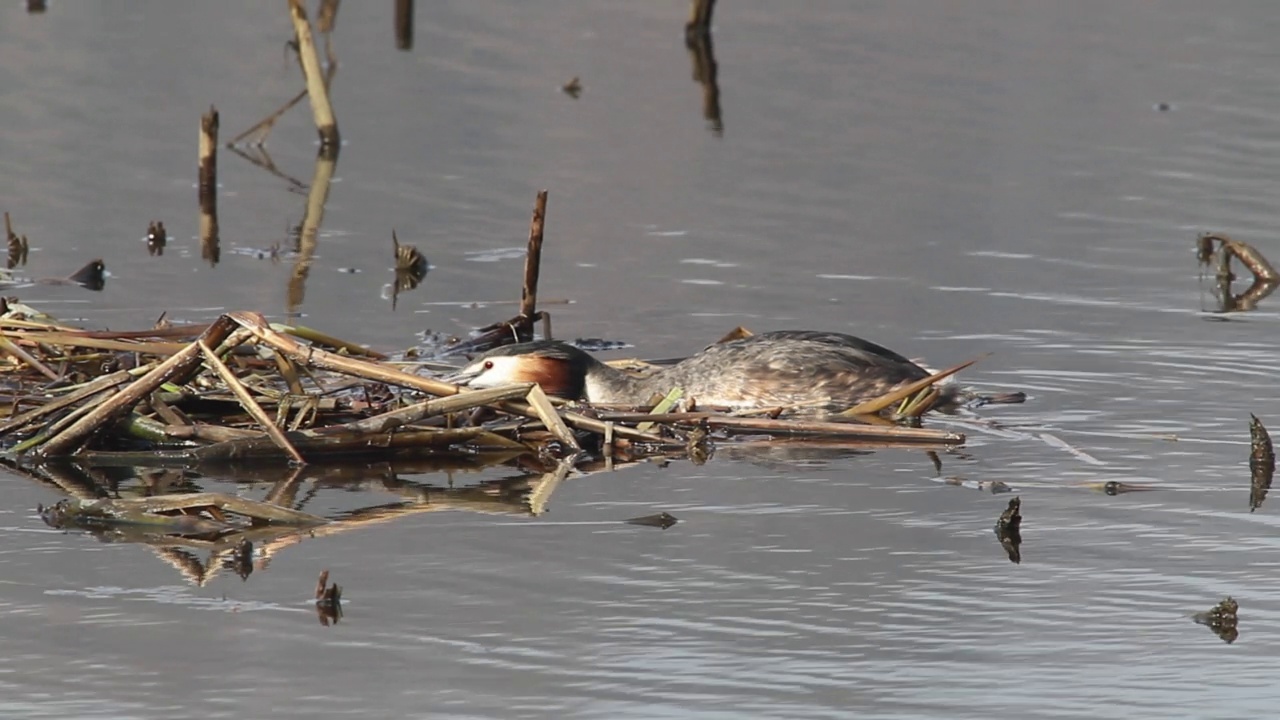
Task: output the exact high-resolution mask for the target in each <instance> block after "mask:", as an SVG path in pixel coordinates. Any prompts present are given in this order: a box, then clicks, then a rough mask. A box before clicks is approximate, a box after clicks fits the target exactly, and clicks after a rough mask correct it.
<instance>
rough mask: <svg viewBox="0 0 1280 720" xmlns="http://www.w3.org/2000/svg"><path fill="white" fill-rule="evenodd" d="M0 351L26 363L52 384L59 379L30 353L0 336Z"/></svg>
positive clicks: (59, 377)
mask: <svg viewBox="0 0 1280 720" xmlns="http://www.w3.org/2000/svg"><path fill="white" fill-rule="evenodd" d="M0 350H2V351H4V352H5V353H8V354H9V355H12V356H13V357H14V358H16V359H17V360H18V361H19V362H23V363H26V364H27V365H28V366H30V367H32V368H35V369H36V370H37V371H39V372H40V374H41V375H44V376H45V377H47V378H49V379H50V380H53V381H54V382H57V381H58V380H60V379H61V376H59V375H58V373H56V372H54V371H53V370H50V369H49V368H48V367H47V366H46V365H45V364H44V363H42V362H40V361H39V360H37V359H36V358H35V357H33V356H32V355H31V353H29V352H27V351H26V350H23V349H22V348H20V347H18V344H17V343H15V342H14V341H12V340H10V339H9V338H7V337H2V336H0Z"/></svg>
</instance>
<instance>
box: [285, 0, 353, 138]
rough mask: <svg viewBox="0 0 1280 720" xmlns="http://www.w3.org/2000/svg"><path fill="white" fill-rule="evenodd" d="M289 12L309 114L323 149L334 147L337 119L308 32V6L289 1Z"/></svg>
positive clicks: (293, 0) (312, 40)
mask: <svg viewBox="0 0 1280 720" xmlns="http://www.w3.org/2000/svg"><path fill="white" fill-rule="evenodd" d="M289 15H290V17H291V18H292V19H293V30H294V32H295V33H296V34H297V36H298V58H299V59H300V60H301V61H302V74H303V76H304V77H305V78H306V80H307V95H308V96H310V98H311V115H312V117H313V118H315V123H316V130H317V131H318V132H319V134H320V148H321V150H322V151H323V150H324V149H326V148H328V149H331V150H332V149H336V148H337V147H338V143H339V141H340V138H339V136H338V121H337V120H336V119H335V118H334V116H333V106H332V105H330V104H329V90H328V88H326V87H325V82H324V73H323V72H322V71H321V70H320V57H319V55H318V54H317V53H316V42H315V38H314V37H312V35H311V23H310V22H309V21H308V20H307V9H306V8H305V7H303V5H302V0H289Z"/></svg>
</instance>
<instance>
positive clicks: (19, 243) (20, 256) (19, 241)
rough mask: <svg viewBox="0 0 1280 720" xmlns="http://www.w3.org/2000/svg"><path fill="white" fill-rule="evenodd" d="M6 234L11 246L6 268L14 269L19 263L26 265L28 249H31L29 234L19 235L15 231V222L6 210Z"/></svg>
mask: <svg viewBox="0 0 1280 720" xmlns="http://www.w3.org/2000/svg"><path fill="white" fill-rule="evenodd" d="M4 234H5V237H6V239H7V243H8V247H9V257H8V259H7V262H6V264H5V269H7V270H12V269H14V268H15V267H18V266H19V265H26V264H27V251H28V249H29V243H28V242H27V236H26V235H23V236H21V237H19V236H18V234H17V233H15V232H14V231H13V223H12V222H10V220H9V213H8V212H5V214H4Z"/></svg>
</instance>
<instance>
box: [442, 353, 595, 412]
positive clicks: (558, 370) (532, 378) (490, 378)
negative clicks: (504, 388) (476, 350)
mask: <svg viewBox="0 0 1280 720" xmlns="http://www.w3.org/2000/svg"><path fill="white" fill-rule="evenodd" d="M595 364H597V361H596V359H595V358H593V357H591V356H590V355H588V354H586V353H585V352H583V351H581V350H579V349H578V348H576V347H573V346H572V345H566V344H564V343H562V342H558V341H555V340H535V341H534V342H527V343H518V344H516V345H506V346H503V347H500V348H497V349H496V350H490V351H489V352H487V353H485V354H483V355H481V356H480V357H478V358H476V359H475V360H474V361H472V362H471V364H469V365H467V366H466V367H464V368H462V370H460V371H458V372H457V373H454V374H453V375H450V376H448V377H446V378H445V381H446V382H452V383H457V384H458V385H466V386H468V387H473V388H491V387H498V386H501V385H512V384H515V383H527V382H536V383H538V384H539V385H541V386H542V390H543V392H545V393H547V394H548V395H555V396H557V397H563V398H568V399H571V400H576V399H578V398H581V397H582V395H583V392H584V390H585V387H586V377H587V373H588V371H589V370H590V369H591V367H592V366H593V365H595Z"/></svg>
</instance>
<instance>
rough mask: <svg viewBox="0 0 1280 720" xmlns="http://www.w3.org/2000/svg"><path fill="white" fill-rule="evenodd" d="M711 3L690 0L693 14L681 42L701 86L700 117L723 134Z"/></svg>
mask: <svg viewBox="0 0 1280 720" xmlns="http://www.w3.org/2000/svg"><path fill="white" fill-rule="evenodd" d="M714 5H715V0H693V10H692V14H691V16H690V18H689V22H688V23H686V24H685V26H684V44H685V47H686V48H688V49H689V57H690V59H691V60H692V62H693V81H694V82H696V83H698V84H699V85H701V86H702V117H703V118H705V119H706V120H707V123H708V126H709V127H710V128H711V132H712V133H714V134H715V135H716V136H717V137H719V136H722V135H724V120H723V118H722V117H721V113H720V83H719V81H718V80H717V76H718V74H719V67H718V66H717V64H716V54H715V48H714V46H713V44H712V41H711V11H712V8H713V6H714Z"/></svg>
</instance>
